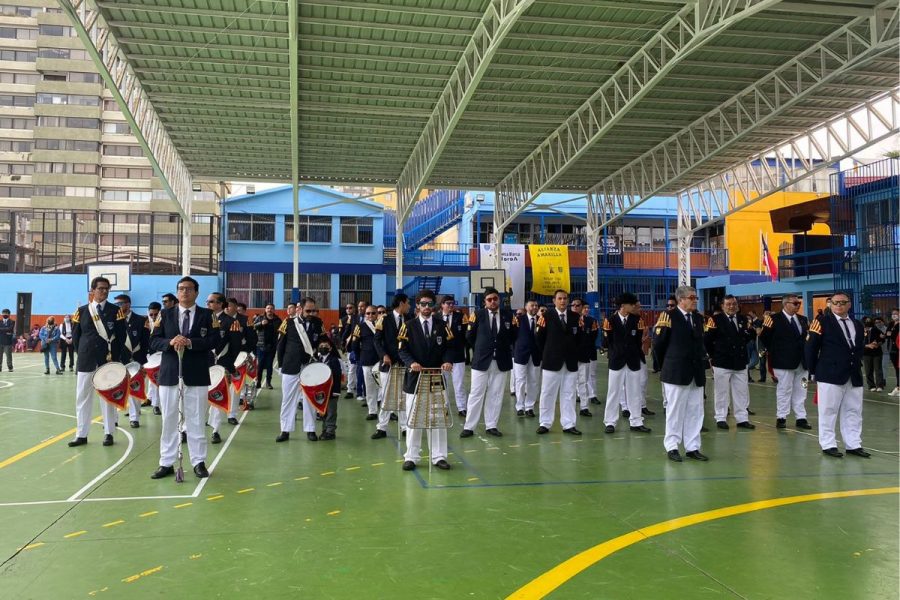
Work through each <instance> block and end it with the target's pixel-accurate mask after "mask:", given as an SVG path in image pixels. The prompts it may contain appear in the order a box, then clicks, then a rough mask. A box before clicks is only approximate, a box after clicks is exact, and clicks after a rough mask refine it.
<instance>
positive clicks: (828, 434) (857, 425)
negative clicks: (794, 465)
mask: <svg viewBox="0 0 900 600" xmlns="http://www.w3.org/2000/svg"><path fill="white" fill-rule="evenodd" d="M816 389H818V391H819V445H820V446H822V450H825V449H827V448H836V447H837V437H836V435H835V430H834V426H835V423H836V422H837V419H838V417H840V420H841V421H840V424H841V437H842V438H844V446H845V447H846V448H847V449H848V450H853V449H855V448H862V408H863V388H862V386H860V387H853V384H852V383H850V381H849V380H848V381H847V383H845V384H844V385H836V384H833V383H817V384H816Z"/></svg>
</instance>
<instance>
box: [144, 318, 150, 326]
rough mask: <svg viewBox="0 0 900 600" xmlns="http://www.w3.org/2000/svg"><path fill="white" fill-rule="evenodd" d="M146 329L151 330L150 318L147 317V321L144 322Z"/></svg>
mask: <svg viewBox="0 0 900 600" xmlns="http://www.w3.org/2000/svg"><path fill="white" fill-rule="evenodd" d="M144 329H150V317H147V320H146V321H144Z"/></svg>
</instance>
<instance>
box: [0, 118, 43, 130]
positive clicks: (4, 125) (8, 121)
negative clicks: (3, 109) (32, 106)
mask: <svg viewBox="0 0 900 600" xmlns="http://www.w3.org/2000/svg"><path fill="white" fill-rule="evenodd" d="M34 123H35V121H34V119H33V118H30V117H0V129H32V128H33V127H34Z"/></svg>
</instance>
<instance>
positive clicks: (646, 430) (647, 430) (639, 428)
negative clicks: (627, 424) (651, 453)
mask: <svg viewBox="0 0 900 600" xmlns="http://www.w3.org/2000/svg"><path fill="white" fill-rule="evenodd" d="M631 430H632V431H638V432H640V433H650V432H651V431H653V430H652V429H650V428H649V427H644V426H643V425H638V426H637V427H632V428H631Z"/></svg>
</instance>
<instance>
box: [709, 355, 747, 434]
mask: <svg viewBox="0 0 900 600" xmlns="http://www.w3.org/2000/svg"><path fill="white" fill-rule="evenodd" d="M713 382H714V385H715V398H716V400H715V408H716V422H717V423H718V422H719V421H724V420H725V417H726V416H727V415H728V403H729V397H728V396H729V394H731V398H730V400H731V403H732V405H733V406H734V420H735V421H736V422H738V423H744V422H745V421H747V420H749V414H748V413H747V407H748V406H750V391H749V388H748V387H747V369H740V370H737V371H735V370H732V369H721V368H719V367H713Z"/></svg>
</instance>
